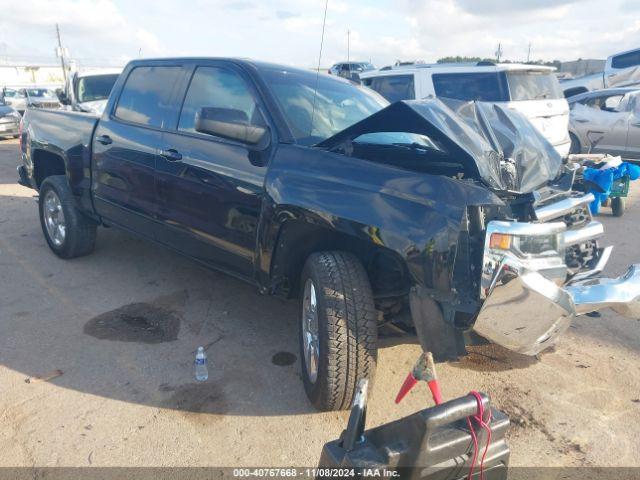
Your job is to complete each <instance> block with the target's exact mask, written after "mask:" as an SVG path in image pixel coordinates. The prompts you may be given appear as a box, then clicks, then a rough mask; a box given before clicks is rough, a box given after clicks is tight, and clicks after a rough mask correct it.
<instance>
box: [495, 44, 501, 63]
mask: <svg viewBox="0 0 640 480" xmlns="http://www.w3.org/2000/svg"><path fill="white" fill-rule="evenodd" d="M501 56H502V42H500V43H498V49H497V50H496V62H498V63H500V57H501Z"/></svg>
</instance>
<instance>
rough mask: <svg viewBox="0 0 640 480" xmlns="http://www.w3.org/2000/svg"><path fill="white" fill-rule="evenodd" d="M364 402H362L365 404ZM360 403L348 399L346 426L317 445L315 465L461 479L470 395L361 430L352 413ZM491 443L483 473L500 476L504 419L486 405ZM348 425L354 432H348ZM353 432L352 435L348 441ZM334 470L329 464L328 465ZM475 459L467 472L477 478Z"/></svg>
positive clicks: (347, 471) (468, 445) (468, 444)
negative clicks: (471, 471)
mask: <svg viewBox="0 0 640 480" xmlns="http://www.w3.org/2000/svg"><path fill="white" fill-rule="evenodd" d="M481 397H482V401H483V405H484V407H485V412H486V413H488V412H489V409H490V408H491V405H490V401H489V398H488V397H487V396H486V395H484V394H481ZM365 408H366V407H365ZM359 409H362V406H361V405H360V406H359V405H354V407H353V410H352V412H351V417H350V422H349V426H348V427H347V430H345V431H344V432H343V433H342V435H341V437H340V439H339V440H334V441H332V442H329V443H327V444H326V445H325V446H324V448H323V449H322V456H321V458H320V465H319V469H320V470H322V469H325V468H333V469H338V470H337V471H338V472H340V471H341V472H343V473H344V477H345V478H354V476H353V475H351V472H355V474H356V475H355V478H357V475H358V473H363V472H364V474H366V473H367V472H373V471H376V470H378V471H379V472H380V473H379V475H378V478H380V477H384V476H385V474H384V472H385V471H386V472H397V475H396V476H394V477H389V478H403V479H405V478H406V479H427V480H435V479H445V478H446V479H449V480H462V479H466V478H467V475H468V474H469V469H470V467H471V459H472V456H473V444H472V440H471V434H470V432H469V429H468V426H467V421H466V419H467V417H469V416H470V415H474V414H475V413H476V412H477V409H478V404H477V402H476V398H475V397H474V396H472V395H467V396H465V397H461V398H457V399H455V400H451V401H449V402H446V403H443V404H441V405H437V406H435V407H432V408H427V409H425V410H422V411H420V412H417V413H414V414H413V415H410V416H408V417H405V418H402V419H400V420H396V421H394V422H391V423H387V424H385V425H381V426H379V427H376V428H373V429H370V430H366V431H364V433H363V434H361V432H362V430H363V428H362V427H363V422H364V417H363V416H362V415H360V418H362V419H363V420H362V422H352V420H353V418H354V417H355V418H358V413H359V411H360V412H361V411H362V410H359ZM489 428H490V429H491V443H490V444H489V447H488V449H487V456H486V458H485V460H484V475H485V478H487V479H491V480H506V478H507V467H508V463H509V447H508V445H507V442H506V439H505V434H506V433H507V430H508V428H509V419H508V418H507V416H506V415H504V414H503V413H502V412H500V411H498V410H496V409H491V421H490V422H489ZM354 431H355V432H358V433H357V434H356V435H354ZM478 435H479V438H478V441H479V445H480V446H481V447H482V448H481V451H484V446H485V445H486V441H487V435H486V432H485V431H484V430H483V431H482V433H478ZM353 438H357V440H358V441H356V442H354V441H353ZM334 471H335V470H334ZM479 475H480V472H479V469H478V466H477V465H476V470H474V475H473V478H479Z"/></svg>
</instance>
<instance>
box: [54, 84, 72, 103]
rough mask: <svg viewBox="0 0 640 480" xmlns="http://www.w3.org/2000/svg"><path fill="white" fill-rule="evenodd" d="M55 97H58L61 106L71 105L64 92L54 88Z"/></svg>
mask: <svg viewBox="0 0 640 480" xmlns="http://www.w3.org/2000/svg"><path fill="white" fill-rule="evenodd" d="M56 96H57V97H58V100H60V103H61V104H63V105H71V102H70V101H69V97H67V94H66V93H64V90H62V89H61V88H56Z"/></svg>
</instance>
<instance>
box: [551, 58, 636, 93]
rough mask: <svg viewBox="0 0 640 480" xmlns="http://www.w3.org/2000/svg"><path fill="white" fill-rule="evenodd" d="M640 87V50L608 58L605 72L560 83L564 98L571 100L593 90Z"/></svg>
mask: <svg viewBox="0 0 640 480" xmlns="http://www.w3.org/2000/svg"><path fill="white" fill-rule="evenodd" d="M639 85H640V48H635V49H633V50H628V51H626V52H621V53H616V54H615V55H611V56H609V57H608V58H607V61H606V63H605V66H604V71H603V72H598V73H593V74H591V75H585V76H583V77H579V78H573V79H567V80H563V81H562V82H561V83H560V86H561V88H562V91H563V92H564V96H565V97H567V98H569V97H573V96H575V95H579V94H580V93H585V92H590V91H592V90H601V89H603V88H612V87H631V86H636V87H637V86H639Z"/></svg>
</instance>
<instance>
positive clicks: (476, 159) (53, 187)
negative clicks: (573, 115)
mask: <svg viewBox="0 0 640 480" xmlns="http://www.w3.org/2000/svg"><path fill="white" fill-rule="evenodd" d="M20 142H21V160H22V164H21V165H20V166H19V167H18V175H19V181H20V183H21V184H22V185H25V186H29V187H31V188H33V189H35V190H37V191H38V198H39V212H40V221H41V225H42V230H43V232H44V236H45V238H46V241H47V243H48V245H49V247H50V248H51V250H52V251H53V252H54V253H55V254H56V255H57V256H59V257H61V258H65V259H71V258H74V257H78V256H81V255H86V254H89V253H90V252H91V251H92V250H93V248H94V243H95V239H96V230H97V227H98V226H111V227H117V228H120V229H123V230H126V231H128V232H131V233H134V234H137V235H140V236H142V237H145V238H147V239H149V240H151V241H154V242H158V243H160V244H163V245H166V246H168V247H170V248H172V249H174V250H176V251H178V252H180V253H182V254H185V255H187V256H189V257H191V258H193V259H194V260H196V261H198V262H201V263H203V264H205V265H207V266H210V267H212V268H216V269H218V270H221V271H224V272H227V273H229V274H231V275H235V276H236V277H239V278H241V279H243V280H246V281H248V282H251V283H253V284H255V285H256V287H257V288H258V290H259V291H260V292H261V293H263V294H278V295H284V296H287V297H297V298H298V299H299V302H300V310H299V322H298V323H299V344H300V355H301V364H302V366H301V370H302V378H303V382H304V387H305V390H306V393H307V395H308V397H309V399H310V400H311V402H312V403H313V404H314V405H315V406H316V407H317V408H320V409H324V410H332V409H344V408H348V407H349V405H350V403H351V400H352V397H353V395H354V392H355V391H356V385H357V383H358V381H359V379H362V378H371V377H372V376H373V374H374V370H375V366H376V360H377V354H376V352H377V339H378V329H379V328H381V327H384V326H391V325H395V326H397V327H398V328H400V329H401V330H403V331H406V332H410V333H415V334H417V336H418V340H419V341H420V344H421V345H422V347H423V348H424V349H425V350H427V351H431V352H433V353H434V355H435V356H436V358H439V359H450V358H457V357H458V356H461V355H464V354H465V353H466V349H465V347H466V346H467V345H471V344H477V343H486V342H487V341H490V342H495V343H498V344H500V345H503V346H504V347H506V348H509V349H511V350H513V351H516V352H520V353H523V354H528V355H534V354H536V353H538V352H540V351H541V350H543V349H545V348H547V347H548V346H551V345H552V344H553V343H554V342H555V341H556V339H557V338H558V336H559V335H560V334H561V333H562V332H563V331H564V330H566V328H567V327H568V325H569V323H570V321H571V319H572V318H573V317H574V316H576V315H582V314H586V313H590V312H594V311H597V310H599V309H601V308H604V307H611V308H613V309H614V310H615V311H617V312H619V313H621V314H624V315H628V316H632V317H635V318H639V317H640V304H639V303H638V296H639V295H640V271H639V270H638V266H636V265H634V266H631V267H630V268H629V270H628V271H627V273H626V274H625V275H623V276H622V277H620V278H617V279H602V278H598V274H599V273H600V272H601V271H602V269H603V268H604V265H605V264H606V262H607V260H608V258H609V255H610V253H611V247H607V248H602V247H600V246H599V245H598V243H597V237H598V236H600V235H601V234H602V233H603V227H602V224H601V223H599V222H598V221H596V220H594V219H593V218H591V215H590V213H589V209H588V204H589V202H591V201H592V200H593V196H592V195H591V194H588V193H584V192H577V191H574V189H573V183H574V178H575V176H576V168H575V167H574V166H573V165H572V164H571V163H567V162H565V161H563V160H562V159H561V157H560V155H559V154H558V153H557V152H556V151H555V149H554V148H553V147H552V146H551V144H550V143H549V142H548V141H547V140H546V139H545V138H544V137H543V136H542V135H541V134H540V133H539V132H538V131H537V130H536V129H535V128H534V127H533V126H532V125H531V124H530V123H529V122H528V121H527V120H526V118H525V117H523V116H522V115H521V114H519V113H518V112H515V111H511V110H508V109H505V108H503V107H501V106H500V105H496V104H490V103H482V102H461V101H453V100H452V101H446V100H443V99H435V98H430V99H425V100H421V101H400V102H396V103H393V104H389V103H388V102H387V101H386V100H384V99H383V98H382V97H380V96H379V95H378V94H377V93H375V92H374V91H372V90H369V89H367V88H364V87H361V86H357V85H354V84H352V83H351V82H349V81H347V80H344V79H341V78H335V77H331V76H328V75H324V74H320V73H317V72H310V71H306V70H300V69H295V68H289V67H284V66H278V65H272V64H267V63H261V62H253V61H248V60H236V59H224V58H175V59H162V60H136V61H133V62H131V63H130V64H129V65H127V67H126V68H125V70H124V72H123V73H122V75H121V76H120V77H119V79H118V80H117V82H116V84H115V86H114V88H113V90H112V92H111V96H110V97H109V100H108V103H107V106H106V108H105V110H104V113H103V114H102V117H101V118H99V119H98V118H96V117H94V116H92V115H89V114H84V113H81V112H68V111H46V110H27V112H26V114H25V117H24V119H23V122H22V124H21V140H20Z"/></svg>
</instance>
